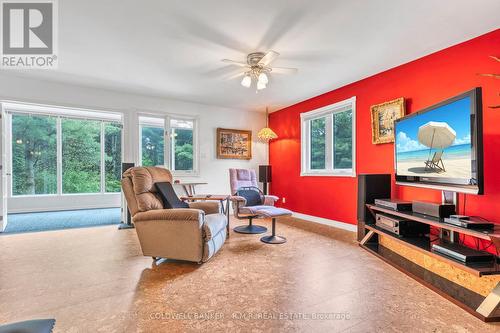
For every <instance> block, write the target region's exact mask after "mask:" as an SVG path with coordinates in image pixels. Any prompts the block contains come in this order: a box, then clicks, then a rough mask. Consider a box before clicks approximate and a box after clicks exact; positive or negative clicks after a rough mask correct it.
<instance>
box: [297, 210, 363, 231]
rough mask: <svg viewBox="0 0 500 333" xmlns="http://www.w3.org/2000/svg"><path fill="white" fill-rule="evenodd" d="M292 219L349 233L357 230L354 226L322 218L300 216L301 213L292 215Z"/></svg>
mask: <svg viewBox="0 0 500 333" xmlns="http://www.w3.org/2000/svg"><path fill="white" fill-rule="evenodd" d="M292 217H296V218H298V219H301V220H306V221H311V222H314V223H319V224H324V225H328V226H330V227H334V228H339V229H343V230H347V231H351V232H357V230H358V228H357V226H356V225H354V224H350V223H345V222H339V221H335V220H330V219H325V218H323V217H318V216H312V215H306V214H301V213H293V215H292Z"/></svg>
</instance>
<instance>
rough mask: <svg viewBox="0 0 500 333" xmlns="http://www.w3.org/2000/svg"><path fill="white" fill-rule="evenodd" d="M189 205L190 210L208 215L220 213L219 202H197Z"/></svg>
mask: <svg viewBox="0 0 500 333" xmlns="http://www.w3.org/2000/svg"><path fill="white" fill-rule="evenodd" d="M188 204H189V208H194V209H201V210H202V211H204V212H205V214H207V215H208V214H217V213H220V203H219V202H218V201H196V202H189V203H188Z"/></svg>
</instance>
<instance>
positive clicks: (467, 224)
mask: <svg viewBox="0 0 500 333" xmlns="http://www.w3.org/2000/svg"><path fill="white" fill-rule="evenodd" d="M444 223H447V224H451V225H454V226H457V227H461V228H466V229H480V230H481V229H482V230H491V229H493V228H494V227H495V224H494V223H491V222H486V221H483V220H480V219H475V218H473V217H470V218H469V219H467V220H465V219H454V218H451V217H447V218H445V219H444Z"/></svg>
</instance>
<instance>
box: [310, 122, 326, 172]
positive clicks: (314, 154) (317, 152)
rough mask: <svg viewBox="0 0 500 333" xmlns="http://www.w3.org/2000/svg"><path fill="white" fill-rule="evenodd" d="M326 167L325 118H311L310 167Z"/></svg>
mask: <svg viewBox="0 0 500 333" xmlns="http://www.w3.org/2000/svg"><path fill="white" fill-rule="evenodd" d="M325 167H326V118H318V119H313V120H311V169H325Z"/></svg>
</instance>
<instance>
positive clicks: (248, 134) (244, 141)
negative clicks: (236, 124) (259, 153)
mask: <svg viewBox="0 0 500 333" xmlns="http://www.w3.org/2000/svg"><path fill="white" fill-rule="evenodd" d="M217 158H232V159H239V160H249V159H251V158H252V131H245V130H237V129H227V128H217Z"/></svg>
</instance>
